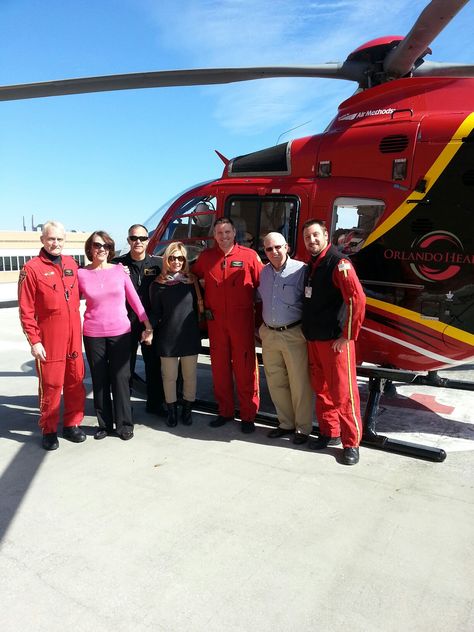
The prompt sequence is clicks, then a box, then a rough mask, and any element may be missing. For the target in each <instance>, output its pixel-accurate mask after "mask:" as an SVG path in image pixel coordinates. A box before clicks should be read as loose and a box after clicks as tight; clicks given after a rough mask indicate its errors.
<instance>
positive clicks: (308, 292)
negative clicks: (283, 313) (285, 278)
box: [304, 285, 313, 298]
mask: <svg viewBox="0 0 474 632" xmlns="http://www.w3.org/2000/svg"><path fill="white" fill-rule="evenodd" d="M312 295H313V288H312V287H311V285H306V286H305V288H304V297H305V298H311V296H312Z"/></svg>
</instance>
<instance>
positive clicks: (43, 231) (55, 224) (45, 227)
mask: <svg viewBox="0 0 474 632" xmlns="http://www.w3.org/2000/svg"><path fill="white" fill-rule="evenodd" d="M50 228H57V229H58V230H61V231H62V232H63V233H66V229H65V228H64V225H63V224H61V222H56V221H55V220H53V219H49V220H48V221H47V222H45V223H44V224H43V227H42V228H41V234H42V235H43V237H44V236H45V235H46V233H47V232H48V231H49V229H50Z"/></svg>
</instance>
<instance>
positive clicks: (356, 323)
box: [302, 219, 365, 465]
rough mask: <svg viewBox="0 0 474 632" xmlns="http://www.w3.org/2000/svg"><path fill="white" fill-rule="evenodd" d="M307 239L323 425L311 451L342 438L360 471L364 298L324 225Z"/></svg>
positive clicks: (309, 334)
mask: <svg viewBox="0 0 474 632" xmlns="http://www.w3.org/2000/svg"><path fill="white" fill-rule="evenodd" d="M303 238H304V243H305V246H306V249H307V250H308V252H309V253H310V255H311V259H310V261H309V263H308V272H307V277H306V282H305V296H304V300H303V324H302V329H303V334H304V336H305V338H306V340H307V341H308V359H309V370H310V377H311V383H312V386H313V390H314V392H315V394H316V416H317V419H318V423H319V438H318V439H317V440H316V441H315V442H313V443H311V444H310V446H309V447H310V448H312V449H313V450H322V449H324V448H326V447H327V446H331V445H339V444H340V443H341V438H342V445H343V448H344V453H343V462H344V463H345V464H346V465H355V464H356V463H358V461H359V444H360V440H361V438H362V421H361V415H360V400H359V390H358V387H357V376H356V358H355V343H354V341H355V340H357V337H358V335H359V331H360V328H361V326H362V321H363V320H364V315H365V294H364V291H363V289H362V286H361V284H360V281H359V279H358V278H357V274H356V272H355V270H354V268H353V266H352V264H351V262H350V261H349V260H348V259H345V258H344V255H342V254H341V253H340V252H339V251H338V250H337V249H336V248H335V247H334V246H332V245H331V244H330V243H329V235H328V231H327V228H326V225H325V223H324V221H322V220H317V219H312V220H308V221H307V222H305V224H304V225H303Z"/></svg>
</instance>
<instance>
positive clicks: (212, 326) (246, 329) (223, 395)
mask: <svg viewBox="0 0 474 632" xmlns="http://www.w3.org/2000/svg"><path fill="white" fill-rule="evenodd" d="M235 235H236V231H235V227H234V224H233V222H232V220H231V219H229V218H227V217H221V218H219V219H218V220H216V223H215V225H214V238H215V242H216V244H215V246H214V247H213V248H208V249H207V250H205V251H204V252H202V253H201V255H200V256H199V259H198V260H197V262H196V263H195V265H194V267H193V272H194V274H196V275H197V276H198V278H200V279H204V301H205V306H206V308H207V310H208V321H207V325H208V331H209V342H210V351H211V367H212V377H213V382H214V394H215V397H216V401H217V403H218V405H219V415H218V417H217V418H216V419H214V420H213V421H211V423H210V424H209V425H210V426H212V427H213V428H218V427H219V426H222V425H224V424H225V423H226V422H227V421H231V420H232V419H233V418H234V411H235V404H234V383H233V377H232V373H233V374H234V376H235V382H236V386H237V394H238V396H239V403H240V416H241V419H242V421H241V430H242V432H244V433H250V432H253V431H254V430H255V425H254V419H255V415H256V414H257V410H258V406H259V403H260V397H259V388H258V366H257V359H256V356H255V317H254V301H255V288H256V287H257V286H258V279H259V275H260V270H261V269H262V267H263V264H262V262H261V261H260V257H259V256H258V255H257V253H256V252H255V251H254V250H252V249H251V248H246V247H244V246H240V245H239V244H237V243H235ZM209 317H210V318H211V319H209Z"/></svg>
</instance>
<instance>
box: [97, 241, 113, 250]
mask: <svg viewBox="0 0 474 632" xmlns="http://www.w3.org/2000/svg"><path fill="white" fill-rule="evenodd" d="M92 247H93V248H95V249H96V250H101V249H102V248H103V249H104V250H110V249H111V248H112V246H111V245H110V244H101V243H100V242H99V241H93V242H92Z"/></svg>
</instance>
